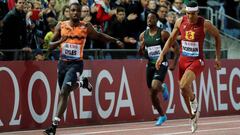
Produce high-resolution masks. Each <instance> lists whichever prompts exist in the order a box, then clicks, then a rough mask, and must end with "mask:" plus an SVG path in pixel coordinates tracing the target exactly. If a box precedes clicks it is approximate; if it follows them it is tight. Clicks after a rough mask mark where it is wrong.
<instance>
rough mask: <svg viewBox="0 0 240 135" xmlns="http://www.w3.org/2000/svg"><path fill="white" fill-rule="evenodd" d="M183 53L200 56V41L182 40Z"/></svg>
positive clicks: (184, 54)
mask: <svg viewBox="0 0 240 135" xmlns="http://www.w3.org/2000/svg"><path fill="white" fill-rule="evenodd" d="M182 55H183V56H189V57H198V56H199V43H198V42H189V41H182Z"/></svg>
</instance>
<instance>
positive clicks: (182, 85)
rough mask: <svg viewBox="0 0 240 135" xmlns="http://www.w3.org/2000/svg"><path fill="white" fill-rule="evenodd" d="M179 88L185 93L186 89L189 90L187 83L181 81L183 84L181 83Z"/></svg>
mask: <svg viewBox="0 0 240 135" xmlns="http://www.w3.org/2000/svg"><path fill="white" fill-rule="evenodd" d="M179 87H180V89H181V90H182V91H184V90H185V89H187V83H186V82H184V81H181V82H180V83H179Z"/></svg>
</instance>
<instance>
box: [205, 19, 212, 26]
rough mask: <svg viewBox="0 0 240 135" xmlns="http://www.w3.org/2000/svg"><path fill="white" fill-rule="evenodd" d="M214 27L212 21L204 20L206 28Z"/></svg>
mask: <svg viewBox="0 0 240 135" xmlns="http://www.w3.org/2000/svg"><path fill="white" fill-rule="evenodd" d="M211 26H212V22H211V21H210V20H207V19H205V20H204V27H205V28H209V27H211Z"/></svg>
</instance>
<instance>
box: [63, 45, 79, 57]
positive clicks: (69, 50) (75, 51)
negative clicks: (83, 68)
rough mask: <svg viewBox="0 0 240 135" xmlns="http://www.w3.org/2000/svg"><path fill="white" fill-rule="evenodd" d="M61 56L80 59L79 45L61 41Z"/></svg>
mask: <svg viewBox="0 0 240 135" xmlns="http://www.w3.org/2000/svg"><path fill="white" fill-rule="evenodd" d="M62 58H63V59H68V60H79V59H80V45H78V44H70V43H63V44H62Z"/></svg>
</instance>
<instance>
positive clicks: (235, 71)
mask: <svg viewBox="0 0 240 135" xmlns="http://www.w3.org/2000/svg"><path fill="white" fill-rule="evenodd" d="M235 76H238V77H239V78H240V70H239V69H238V68H234V69H233V70H232V72H231V74H230V77H229V96H230V100H231V103H232V105H233V108H234V109H235V110H237V111H239V110H240V102H239V103H237V102H236V101H235V100H234V97H233V92H232V91H233V89H232V84H233V78H234V77H235ZM237 94H240V87H237Z"/></svg>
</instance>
